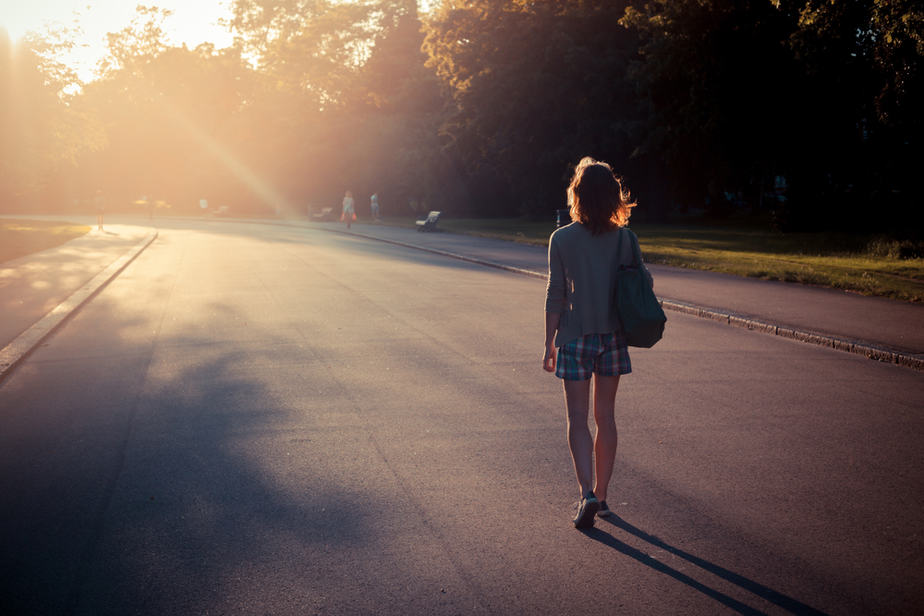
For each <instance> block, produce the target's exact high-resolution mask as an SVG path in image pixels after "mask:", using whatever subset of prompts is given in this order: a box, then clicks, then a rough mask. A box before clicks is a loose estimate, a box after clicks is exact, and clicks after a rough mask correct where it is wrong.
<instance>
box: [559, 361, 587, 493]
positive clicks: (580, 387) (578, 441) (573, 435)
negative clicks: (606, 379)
mask: <svg viewBox="0 0 924 616" xmlns="http://www.w3.org/2000/svg"><path fill="white" fill-rule="evenodd" d="M562 383H563V384H564V388H565V407H566V408H567V410H568V447H569V448H570V449H571V461H572V462H574V472H575V474H576V475H577V480H578V485H579V486H580V489H581V498H583V497H584V495H585V494H586V493H587V492H588V491H589V490H590V489H591V487H592V485H593V458H592V455H591V454H592V452H593V439H592V438H591V436H590V428H588V426H587V411H588V407H589V406H590V379H587V380H586V381H568V380H563V381H562Z"/></svg>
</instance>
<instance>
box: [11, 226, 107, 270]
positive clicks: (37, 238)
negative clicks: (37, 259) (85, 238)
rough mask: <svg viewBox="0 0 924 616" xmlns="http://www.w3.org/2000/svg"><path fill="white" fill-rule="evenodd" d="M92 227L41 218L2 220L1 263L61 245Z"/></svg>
mask: <svg viewBox="0 0 924 616" xmlns="http://www.w3.org/2000/svg"><path fill="white" fill-rule="evenodd" d="M89 230H90V227H87V226H84V225H72V224H70V223H64V222H51V221H40V220H6V219H4V220H0V263H3V262H5V261H9V260H11V259H15V258H17V257H21V256H23V255H28V254H32V253H33V252H38V251H40V250H45V249H46V248H51V247H53V246H59V245H61V244H63V243H64V242H66V241H68V240H72V239H74V238H75V237H80V236H81V235H83V234H85V233H87V232H88V231H89Z"/></svg>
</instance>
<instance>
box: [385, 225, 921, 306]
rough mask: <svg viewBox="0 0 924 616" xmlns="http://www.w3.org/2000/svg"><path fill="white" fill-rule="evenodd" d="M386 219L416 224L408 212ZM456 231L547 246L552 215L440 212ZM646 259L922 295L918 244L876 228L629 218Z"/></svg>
mask: <svg viewBox="0 0 924 616" xmlns="http://www.w3.org/2000/svg"><path fill="white" fill-rule="evenodd" d="M387 222H388V223H389V224H394V225H397V226H408V227H413V226H414V220H413V219H410V218H408V219H390V220H389V221H387ZM439 227H440V228H442V229H445V230H446V231H452V232H455V233H466V234H470V235H478V236H482V237H493V238H497V239H504V240H512V241H516V242H523V243H528V244H535V245H539V246H545V245H547V244H548V238H549V235H550V234H551V233H552V232H553V231H554V230H555V223H554V221H552V220H549V221H539V222H536V221H528V220H521V219H515V218H502V219H453V218H441V219H440V222H439ZM631 227H632V230H633V231H635V233H636V234H637V235H638V237H639V241H640V243H641V246H642V252H643V253H644V255H645V260H646V261H647V262H648V263H659V264H663V265H672V266H675V267H686V268H690V269H698V270H706V271H713V272H723V273H726V274H735V275H738V276H747V277H751V278H760V279H764V280H784V281H787V282H798V283H802V284H811V285H818V286H824V287H831V288H836V289H843V290H845V291H851V292H854V293H860V294H862V295H875V296H880V297H889V298H893V299H899V300H904V301H909V302H921V301H924V258H921V257H920V256H918V255H921V254H924V246H922V243H921V242H916V243H915V242H909V241H898V240H895V239H893V238H889V237H883V236H875V235H857V234H847V233H826V232H821V233H787V234H783V233H778V232H774V231H771V230H767V229H762V228H753V227H746V226H736V225H729V226H718V225H712V226H692V225H649V224H641V223H639V224H633V225H631Z"/></svg>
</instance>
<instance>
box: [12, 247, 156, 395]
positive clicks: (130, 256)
mask: <svg viewBox="0 0 924 616" xmlns="http://www.w3.org/2000/svg"><path fill="white" fill-rule="evenodd" d="M157 236H158V232H157V229H152V230H151V231H149V232H148V233H147V234H146V235H145V236H144V238H142V239H141V241H139V242H138V243H136V244H135V245H134V246H132V247H131V248H130V249H129V250H128V251H127V252H126V253H125V254H123V255H122V256H121V257H119V258H118V259H116V260H115V261H113V262H112V263H110V264H109V266H108V267H107V268H106V269H104V270H103V271H101V272H100V273H98V274H97V275H96V276H94V277H93V278H91V279H90V280H89V281H87V282H86V283H84V284H83V286H81V287H80V288H79V289H77V290H76V291H74V292H73V293H71V294H70V296H68V298H67V299H65V300H64V301H63V302H61V303H60V304H58V305H57V306H55V307H54V308H52V309H51V310H50V311H49V312H48V313H47V314H46V315H45V316H43V317H42V318H41V319H39V320H38V321H36V322H35V323H33V324H32V325H31V326H29V327H28V328H27V329H26V330H25V331H23V332H22V333H21V334H19V335H18V336H17V337H16V338H14V339H13V341H12V342H10V343H9V344H7V345H6V346H5V347H3V348H2V349H0V381H3V379H5V378H6V377H7V375H9V373H10V372H12V371H13V370H14V369H15V368H16V366H18V365H19V364H20V363H22V361H23V360H24V359H25V358H26V357H28V356H29V354H31V353H32V351H33V350H35V349H36V348H37V347H38V346H39V345H40V344H41V343H42V341H44V340H45V339H46V338H48V337H49V336H50V335H51V334H53V333H54V332H55V331H56V330H57V329H58V328H59V327H61V325H63V324H64V323H65V322H66V321H67V320H68V319H69V318H70V317H71V316H72V315H73V314H75V313H76V312H77V310H79V309H80V308H81V307H82V306H83V305H84V304H86V303H87V302H89V301H90V300H91V299H93V298H94V297H95V296H96V295H97V294H98V293H99V292H100V291H102V290H103V288H104V287H105V286H106V285H107V284H109V283H110V282H112V280H114V279H115V278H116V276H118V275H119V274H121V273H122V271H123V270H124V269H125V268H126V267H128V266H129V264H131V262H132V261H134V260H135V259H136V258H137V257H138V255H140V254H141V253H142V252H143V251H144V249H145V248H147V247H148V246H150V245H151V243H152V242H153V241H154V240H155V239H157Z"/></svg>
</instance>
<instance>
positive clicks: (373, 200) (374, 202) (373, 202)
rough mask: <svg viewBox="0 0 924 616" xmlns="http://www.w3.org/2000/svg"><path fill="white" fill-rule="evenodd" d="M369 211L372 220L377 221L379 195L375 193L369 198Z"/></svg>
mask: <svg viewBox="0 0 924 616" xmlns="http://www.w3.org/2000/svg"><path fill="white" fill-rule="evenodd" d="M369 209H370V210H371V211H372V220H378V219H379V195H378V194H377V193H372V196H371V197H369Z"/></svg>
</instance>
